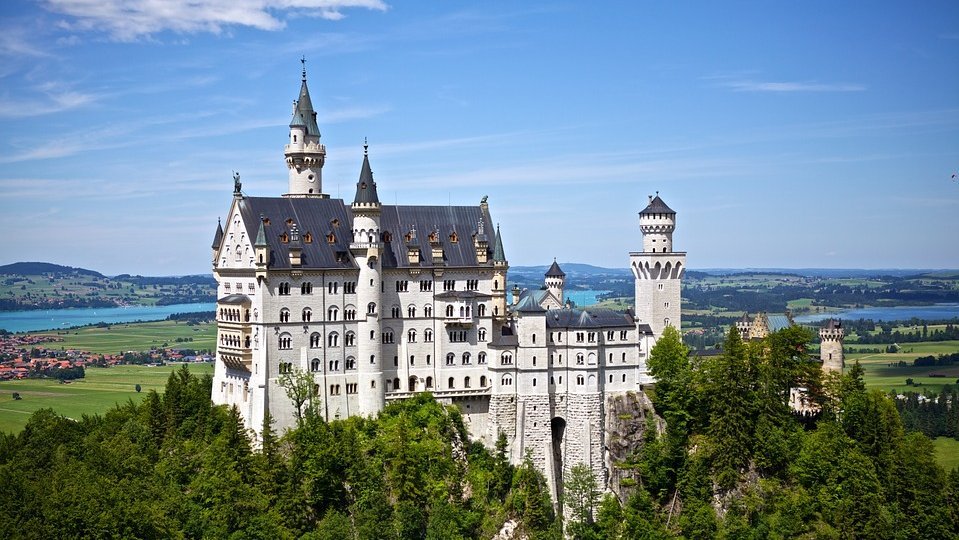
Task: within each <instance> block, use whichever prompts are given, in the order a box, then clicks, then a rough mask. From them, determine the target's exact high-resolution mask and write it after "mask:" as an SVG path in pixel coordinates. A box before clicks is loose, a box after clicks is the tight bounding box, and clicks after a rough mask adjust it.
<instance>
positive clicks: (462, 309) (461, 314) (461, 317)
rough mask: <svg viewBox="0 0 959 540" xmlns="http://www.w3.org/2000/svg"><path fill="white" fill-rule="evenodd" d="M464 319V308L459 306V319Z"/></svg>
mask: <svg viewBox="0 0 959 540" xmlns="http://www.w3.org/2000/svg"><path fill="white" fill-rule="evenodd" d="M465 317H466V307H465V306H460V319H463V318H465Z"/></svg>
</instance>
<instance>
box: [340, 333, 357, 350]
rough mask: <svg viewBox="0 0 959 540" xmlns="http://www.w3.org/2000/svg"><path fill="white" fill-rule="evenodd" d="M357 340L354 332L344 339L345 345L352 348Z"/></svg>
mask: <svg viewBox="0 0 959 540" xmlns="http://www.w3.org/2000/svg"><path fill="white" fill-rule="evenodd" d="M355 340H356V334H354V333H353V332H347V333H346V337H345V338H344V339H343V344H344V345H346V346H347V347H352V346H353V343H354V341H355Z"/></svg>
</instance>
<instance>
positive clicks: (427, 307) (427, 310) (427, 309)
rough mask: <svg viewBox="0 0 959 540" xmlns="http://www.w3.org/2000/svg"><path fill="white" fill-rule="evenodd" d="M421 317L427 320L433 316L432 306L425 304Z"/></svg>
mask: <svg viewBox="0 0 959 540" xmlns="http://www.w3.org/2000/svg"><path fill="white" fill-rule="evenodd" d="M423 316H424V317H426V318H427V319H428V318H430V317H432V316H433V306H431V305H429V304H426V305H425V306H423Z"/></svg>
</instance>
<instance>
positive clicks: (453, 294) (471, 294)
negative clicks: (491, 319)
mask: <svg viewBox="0 0 959 540" xmlns="http://www.w3.org/2000/svg"><path fill="white" fill-rule="evenodd" d="M492 297H493V296H492V295H489V294H486V293H481V292H476V291H446V292H441V293H439V294H437V295H436V298H444V299H445V298H457V299H459V298H478V299H481V300H486V299H489V298H492Z"/></svg>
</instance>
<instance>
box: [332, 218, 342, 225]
mask: <svg viewBox="0 0 959 540" xmlns="http://www.w3.org/2000/svg"><path fill="white" fill-rule="evenodd" d="M330 225H332V226H334V227H339V226H340V220H339V219H337V218H333V219H331V220H330Z"/></svg>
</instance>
